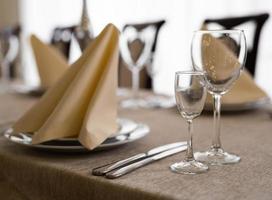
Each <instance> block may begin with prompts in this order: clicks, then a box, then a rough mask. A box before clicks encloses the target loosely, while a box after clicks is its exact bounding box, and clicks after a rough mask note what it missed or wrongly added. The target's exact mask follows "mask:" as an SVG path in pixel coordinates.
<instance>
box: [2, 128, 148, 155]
mask: <svg viewBox="0 0 272 200" xmlns="http://www.w3.org/2000/svg"><path fill="white" fill-rule="evenodd" d="M137 124H138V126H137V128H136V129H134V130H133V131H132V132H131V133H127V134H133V133H134V134H135V132H136V131H140V130H139V129H144V130H142V133H141V134H140V136H138V137H136V138H133V139H129V140H120V141H117V142H114V143H108V144H103V143H102V144H100V145H99V146H97V147H96V148H94V149H92V150H89V149H86V148H85V147H84V146H82V145H79V146H74V145H73V146H59V145H44V144H31V143H29V142H28V143H27V142H23V141H22V142H20V141H15V140H12V139H11V138H10V137H11V136H14V137H15V135H12V128H8V129H6V130H5V131H4V132H3V135H4V137H5V138H6V139H7V140H8V141H10V142H12V143H15V144H18V145H20V146H24V147H28V148H36V149H41V150H49V151H59V152H60V151H61V152H66V151H67V152H78V151H84V152H91V151H97V150H104V149H110V148H113V147H117V146H120V145H123V144H127V143H131V142H134V141H136V140H138V139H141V138H143V137H145V136H146V135H148V134H149V132H150V128H149V126H148V125H147V124H144V123H137ZM21 134H23V133H21ZM124 135H125V134H124ZM124 135H117V136H115V137H118V136H119V137H120V136H124ZM26 136H27V135H26ZM27 137H29V136H27Z"/></svg>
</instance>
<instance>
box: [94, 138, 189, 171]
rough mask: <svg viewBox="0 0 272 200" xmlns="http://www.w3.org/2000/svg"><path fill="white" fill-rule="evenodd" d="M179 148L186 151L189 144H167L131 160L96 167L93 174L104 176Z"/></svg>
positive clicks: (130, 158)
mask: <svg viewBox="0 0 272 200" xmlns="http://www.w3.org/2000/svg"><path fill="white" fill-rule="evenodd" d="M177 147H185V149H186V148H187V142H176V143H171V144H166V145H163V146H159V147H156V148H153V149H151V150H149V151H147V152H146V153H139V154H136V155H134V156H132V157H129V158H126V159H123V160H119V161H117V162H113V163H109V164H106V165H103V166H99V167H96V168H94V169H93V170H92V174H93V175H95V176H103V175H105V174H106V173H108V172H110V171H112V170H115V169H118V168H120V167H123V166H125V165H128V164H131V163H133V162H137V161H139V160H141V159H144V158H148V157H150V156H154V155H156V154H159V153H162V152H164V151H167V150H170V149H173V148H177Z"/></svg>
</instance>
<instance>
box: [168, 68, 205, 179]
mask: <svg viewBox="0 0 272 200" xmlns="http://www.w3.org/2000/svg"><path fill="white" fill-rule="evenodd" d="M175 94H176V102H177V107H178V110H179V112H180V114H181V116H182V117H183V118H184V119H185V120H186V121H187V123H188V130H189V138H188V142H187V145H188V147H187V152H186V158H185V160H183V161H181V162H178V163H175V164H173V165H171V166H170V168H171V170H172V171H173V172H176V173H182V174H198V173H203V172H206V171H207V170H208V166H207V165H205V164H203V163H201V162H199V161H196V160H195V159H194V154H193V142H192V135H193V129H192V124H193V119H195V118H196V117H198V116H199V115H200V114H201V112H202V110H203V107H204V104H205V100H206V95H207V91H206V88H205V82H204V75H203V73H202V72H196V71H185V72H176V75H175Z"/></svg>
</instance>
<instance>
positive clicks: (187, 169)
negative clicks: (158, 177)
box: [170, 160, 209, 174]
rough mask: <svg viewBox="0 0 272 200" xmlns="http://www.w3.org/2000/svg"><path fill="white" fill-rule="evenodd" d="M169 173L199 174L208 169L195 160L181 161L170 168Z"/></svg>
mask: <svg viewBox="0 0 272 200" xmlns="http://www.w3.org/2000/svg"><path fill="white" fill-rule="evenodd" d="M170 169H171V171H173V172H175V173H179V174H200V173H204V172H207V171H208V169H209V167H208V166H207V165H205V164H203V163H201V162H198V161H196V160H190V161H186V160H184V161H181V162H179V163H174V164H173V165H171V166H170Z"/></svg>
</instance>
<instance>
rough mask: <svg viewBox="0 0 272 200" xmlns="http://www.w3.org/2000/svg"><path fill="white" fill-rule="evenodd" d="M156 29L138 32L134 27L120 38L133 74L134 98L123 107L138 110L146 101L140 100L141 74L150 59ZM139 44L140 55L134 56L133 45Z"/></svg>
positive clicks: (125, 57) (128, 28) (149, 27)
mask: <svg viewBox="0 0 272 200" xmlns="http://www.w3.org/2000/svg"><path fill="white" fill-rule="evenodd" d="M155 31H156V30H155V27H153V26H148V27H146V28H144V29H141V30H138V29H136V28H135V27H133V26H129V27H127V28H126V29H125V30H124V31H123V33H122V34H121V37H120V52H121V56H122V58H123V60H124V61H125V63H126V66H127V67H128V69H129V70H130V71H131V72H132V92H133V96H132V98H130V99H126V100H123V101H122V103H121V106H122V107H128V108H138V107H141V105H142V104H144V100H142V99H141V98H139V95H138V91H139V73H140V71H141V70H142V68H143V67H144V65H145V63H146V62H147V61H148V59H149V58H150V54H151V49H152V44H153V40H152V38H153V35H154V34H155ZM137 43H138V44H139V45H136V46H138V50H139V51H138V55H136V56H134V55H133V50H135V49H133V48H132V47H131V46H132V45H133V44H137ZM139 46H140V47H139Z"/></svg>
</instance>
